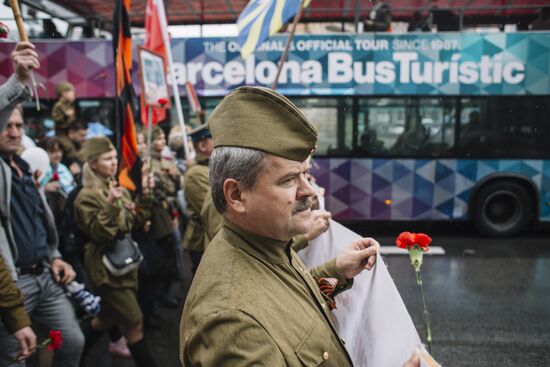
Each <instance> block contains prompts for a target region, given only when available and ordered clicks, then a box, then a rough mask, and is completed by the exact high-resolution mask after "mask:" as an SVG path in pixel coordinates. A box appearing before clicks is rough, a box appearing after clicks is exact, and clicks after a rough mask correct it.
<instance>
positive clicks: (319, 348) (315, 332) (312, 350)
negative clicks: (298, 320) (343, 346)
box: [296, 316, 330, 367]
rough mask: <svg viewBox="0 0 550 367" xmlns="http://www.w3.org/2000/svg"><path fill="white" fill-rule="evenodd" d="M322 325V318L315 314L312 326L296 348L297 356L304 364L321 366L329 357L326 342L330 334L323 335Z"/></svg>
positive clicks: (310, 366)
mask: <svg viewBox="0 0 550 367" xmlns="http://www.w3.org/2000/svg"><path fill="white" fill-rule="evenodd" d="M321 326H322V320H319V317H318V316H315V318H314V319H313V322H312V324H311V327H310V328H309V330H308V331H307V333H306V334H305V336H304V338H303V339H302V340H301V341H300V343H299V344H298V347H297V348H296V356H298V359H299V360H300V362H302V364H303V365H304V366H307V367H314V366H320V365H321V364H323V363H324V362H325V361H326V360H328V358H329V354H328V352H327V350H326V348H325V346H324V344H325V343H326V342H327V341H328V340H329V339H326V337H328V338H330V336H327V335H322V334H324V333H323V330H322V327H321Z"/></svg>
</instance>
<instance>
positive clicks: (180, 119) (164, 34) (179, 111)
mask: <svg viewBox="0 0 550 367" xmlns="http://www.w3.org/2000/svg"><path fill="white" fill-rule="evenodd" d="M157 8H158V10H159V18H160V22H161V28H162V38H163V40H164V44H165V45H166V48H167V50H166V58H167V61H168V70H169V78H170V82H171V84H172V92H173V94H174V102H175V105H176V112H177V115H178V123H179V126H180V129H181V138H182V140H183V149H184V150H185V158H186V159H188V158H189V153H190V150H189V142H188V141H187V132H186V131H185V120H184V118H183V111H182V108H181V100H180V92H179V89H178V85H177V84H176V79H175V77H174V62H173V60H172V47H171V45H170V39H169V38H168V21H167V20H166V11H165V10H164V2H163V1H162V0H157Z"/></svg>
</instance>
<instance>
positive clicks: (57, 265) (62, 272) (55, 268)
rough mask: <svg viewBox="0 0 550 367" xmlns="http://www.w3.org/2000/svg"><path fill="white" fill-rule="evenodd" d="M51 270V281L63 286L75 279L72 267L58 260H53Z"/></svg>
mask: <svg viewBox="0 0 550 367" xmlns="http://www.w3.org/2000/svg"><path fill="white" fill-rule="evenodd" d="M51 270H52V275H53V279H54V280H55V281H56V282H58V283H61V284H63V285H67V284H69V283H70V282H72V281H73V280H74V278H75V277H76V273H75V272H74V270H73V267H72V266H71V265H69V264H67V263H66V262H65V261H63V260H61V259H60V258H55V259H53V261H52V269H51Z"/></svg>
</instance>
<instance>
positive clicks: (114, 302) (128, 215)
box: [74, 137, 155, 367]
mask: <svg viewBox="0 0 550 367" xmlns="http://www.w3.org/2000/svg"><path fill="white" fill-rule="evenodd" d="M82 156H83V157H82V158H83V159H84V160H85V161H86V163H85V164H84V167H83V177H82V185H83V188H82V190H81V191H80V192H79V193H78V196H77V198H76V200H75V204H74V205H75V219H76V223H77V226H78V228H79V229H80V230H81V231H82V232H83V233H84V235H85V236H86V237H87V243H86V247H85V256H84V262H85V267H86V272H87V274H88V277H89V279H90V283H91V286H92V288H93V290H94V292H95V293H96V294H97V295H99V296H101V312H100V313H99V315H98V317H97V318H96V319H93V320H92V322H91V328H92V329H93V330H95V336H97V334H98V333H99V332H102V331H105V330H107V329H109V328H110V327H112V326H115V325H117V326H118V327H119V328H120V329H121V330H122V332H123V333H124V335H125V336H126V339H127V340H128V348H129V349H130V351H131V353H132V356H133V357H134V360H135V362H136V363H137V365H138V366H149V367H150V366H155V363H154V361H153V359H152V357H151V354H150V353H149V351H148V349H147V347H146V344H145V339H144V336H143V332H142V313H141V310H140V308H139V305H138V302H137V298H136V291H137V285H138V283H137V276H138V274H137V273H138V271H137V269H135V270H132V271H130V272H129V273H127V274H125V275H121V276H115V275H113V274H111V273H110V272H109V270H108V269H107V268H106V267H105V265H103V262H102V256H103V253H104V251H105V249H106V247H107V246H109V244H110V243H112V242H113V241H114V240H115V239H116V238H121V237H122V236H124V235H125V234H127V233H129V232H131V231H132V229H133V228H137V227H139V226H142V225H144V223H145V220H146V219H147V218H148V216H149V211H148V210H147V208H148V203H147V197H148V196H147V195H146V193H145V195H144V196H143V197H142V198H138V199H137V200H136V201H135V202H134V201H132V198H131V196H130V193H129V192H128V191H127V190H125V189H123V188H121V187H117V186H116V178H115V177H116V176H115V175H116V173H117V153H116V150H115V148H114V147H113V145H112V144H111V142H110V141H109V139H108V138H106V137H97V138H92V139H90V140H88V141H87V142H86V143H85V145H84V148H83V152H82ZM147 186H148V185H147V182H145V183H144V185H143V187H144V191H146V190H147ZM91 339H96V340H97V338H89V339H88V340H87V342H92V340H91ZM87 347H89V345H87Z"/></svg>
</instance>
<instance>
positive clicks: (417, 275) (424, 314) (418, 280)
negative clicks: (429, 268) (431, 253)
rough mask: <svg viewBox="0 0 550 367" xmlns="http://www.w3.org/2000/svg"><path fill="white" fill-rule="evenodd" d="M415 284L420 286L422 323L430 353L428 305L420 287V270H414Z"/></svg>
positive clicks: (430, 332)
mask: <svg viewBox="0 0 550 367" xmlns="http://www.w3.org/2000/svg"><path fill="white" fill-rule="evenodd" d="M415 273H416V284H418V286H419V287H420V296H421V297H422V308H423V311H422V316H423V318H424V324H425V326H426V341H427V342H428V352H429V353H430V354H431V353H432V328H431V327H430V314H429V313H428V307H426V298H425V297H424V289H423V288H422V275H421V274H420V270H415Z"/></svg>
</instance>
